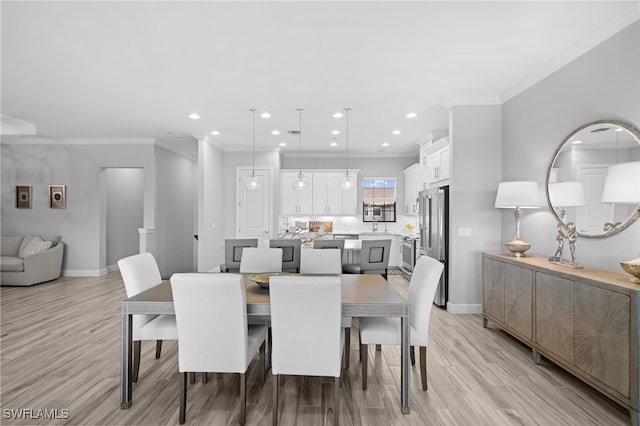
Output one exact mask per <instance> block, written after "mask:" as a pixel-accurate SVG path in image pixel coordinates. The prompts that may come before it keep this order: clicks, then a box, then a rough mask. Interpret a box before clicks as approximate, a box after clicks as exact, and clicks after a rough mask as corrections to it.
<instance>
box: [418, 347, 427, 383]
mask: <svg viewBox="0 0 640 426" xmlns="http://www.w3.org/2000/svg"><path fill="white" fill-rule="evenodd" d="M420 376H421V377H422V390H423V391H426V390H427V347H426V346H420Z"/></svg>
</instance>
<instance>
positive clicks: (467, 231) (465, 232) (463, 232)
mask: <svg viewBox="0 0 640 426" xmlns="http://www.w3.org/2000/svg"><path fill="white" fill-rule="evenodd" d="M470 236H471V228H458V237H470Z"/></svg>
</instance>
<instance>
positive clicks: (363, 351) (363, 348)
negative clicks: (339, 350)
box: [360, 345, 369, 390]
mask: <svg viewBox="0 0 640 426" xmlns="http://www.w3.org/2000/svg"><path fill="white" fill-rule="evenodd" d="M367 352H368V349H367V345H360V362H361V363H362V390H367V364H368V363H369V355H368V354H367Z"/></svg>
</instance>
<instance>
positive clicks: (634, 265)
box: [620, 257, 640, 284]
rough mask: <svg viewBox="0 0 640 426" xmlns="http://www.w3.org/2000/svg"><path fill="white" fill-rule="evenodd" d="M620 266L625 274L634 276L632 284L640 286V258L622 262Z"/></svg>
mask: <svg viewBox="0 0 640 426" xmlns="http://www.w3.org/2000/svg"><path fill="white" fill-rule="evenodd" d="M620 266H622V269H624V270H625V272H627V273H629V274H631V275H633V277H634V278H631V281H632V282H634V283H638V284H640V257H639V258H637V259H634V260H621V261H620Z"/></svg>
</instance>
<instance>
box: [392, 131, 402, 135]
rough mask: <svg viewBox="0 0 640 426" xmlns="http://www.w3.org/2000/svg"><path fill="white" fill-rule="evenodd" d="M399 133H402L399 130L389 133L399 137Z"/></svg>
mask: <svg viewBox="0 0 640 426" xmlns="http://www.w3.org/2000/svg"><path fill="white" fill-rule="evenodd" d="M400 133H402V132H401V131H400V130H394V131H393V132H391V134H392V135H399V134H400Z"/></svg>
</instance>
